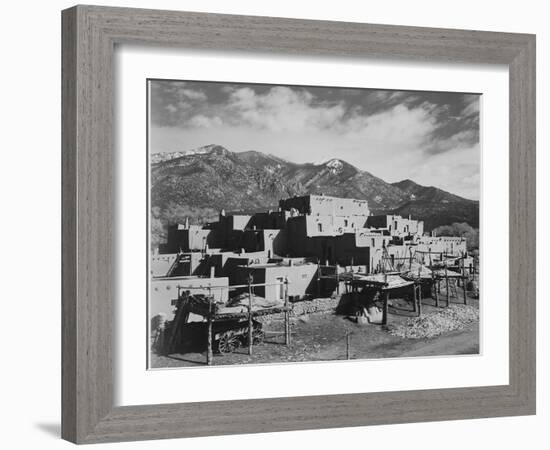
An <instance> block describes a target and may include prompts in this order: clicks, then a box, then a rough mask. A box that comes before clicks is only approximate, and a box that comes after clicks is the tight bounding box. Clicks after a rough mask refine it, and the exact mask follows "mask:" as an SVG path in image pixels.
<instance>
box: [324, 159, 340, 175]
mask: <svg viewBox="0 0 550 450" xmlns="http://www.w3.org/2000/svg"><path fill="white" fill-rule="evenodd" d="M325 167H326V168H327V169H328V170H329V171H330V173H332V174H337V173H340V172H341V171H342V169H343V168H344V163H343V162H342V161H340V160H339V159H331V160H330V161H328V162H327V163H326V164H325Z"/></svg>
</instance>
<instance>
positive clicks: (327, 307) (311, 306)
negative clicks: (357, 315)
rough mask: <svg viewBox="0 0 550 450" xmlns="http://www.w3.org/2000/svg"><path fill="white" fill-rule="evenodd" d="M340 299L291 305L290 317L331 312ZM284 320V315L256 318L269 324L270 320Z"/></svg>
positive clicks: (301, 302)
mask: <svg viewBox="0 0 550 450" xmlns="http://www.w3.org/2000/svg"><path fill="white" fill-rule="evenodd" d="M339 301H340V299H339V298H338V297H334V298H332V297H327V298H314V299H312V300H302V301H299V302H295V303H292V304H291V305H292V311H291V313H290V317H300V316H304V315H306V314H313V313H320V312H333V311H335V310H336V307H337V306H338V302H339ZM282 319H284V313H275V314H267V315H265V316H261V317H258V318H257V320H258V321H260V322H263V323H267V322H271V321H272V320H282Z"/></svg>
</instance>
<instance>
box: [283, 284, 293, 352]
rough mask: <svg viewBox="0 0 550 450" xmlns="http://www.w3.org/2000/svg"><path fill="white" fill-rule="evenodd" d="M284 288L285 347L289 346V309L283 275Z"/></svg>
mask: <svg viewBox="0 0 550 450" xmlns="http://www.w3.org/2000/svg"><path fill="white" fill-rule="evenodd" d="M284 283H285V285H284V289H285V345H286V346H287V347H289V346H290V343H291V342H290V340H291V336H290V311H289V309H290V308H289V303H288V278H286V277H285V281H284Z"/></svg>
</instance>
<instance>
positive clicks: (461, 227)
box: [434, 222, 479, 252]
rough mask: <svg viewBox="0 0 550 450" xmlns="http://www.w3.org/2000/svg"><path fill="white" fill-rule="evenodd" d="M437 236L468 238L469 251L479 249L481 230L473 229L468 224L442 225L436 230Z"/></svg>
mask: <svg viewBox="0 0 550 450" xmlns="http://www.w3.org/2000/svg"><path fill="white" fill-rule="evenodd" d="M434 232H435V233H436V235H437V236H460V237H463V238H466V244H467V246H468V251H469V252H471V251H473V250H477V249H479V229H477V228H473V227H472V226H470V225H468V224H467V223H457V222H455V223H453V224H452V225H442V226H440V227H437V228H435V229H434Z"/></svg>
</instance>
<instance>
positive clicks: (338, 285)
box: [335, 264, 340, 295]
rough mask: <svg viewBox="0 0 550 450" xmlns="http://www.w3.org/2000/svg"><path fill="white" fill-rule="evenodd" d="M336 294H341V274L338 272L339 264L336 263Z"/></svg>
mask: <svg viewBox="0 0 550 450" xmlns="http://www.w3.org/2000/svg"><path fill="white" fill-rule="evenodd" d="M335 267H336V294H338V295H339V294H340V274H339V273H338V264H336V266H335Z"/></svg>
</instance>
